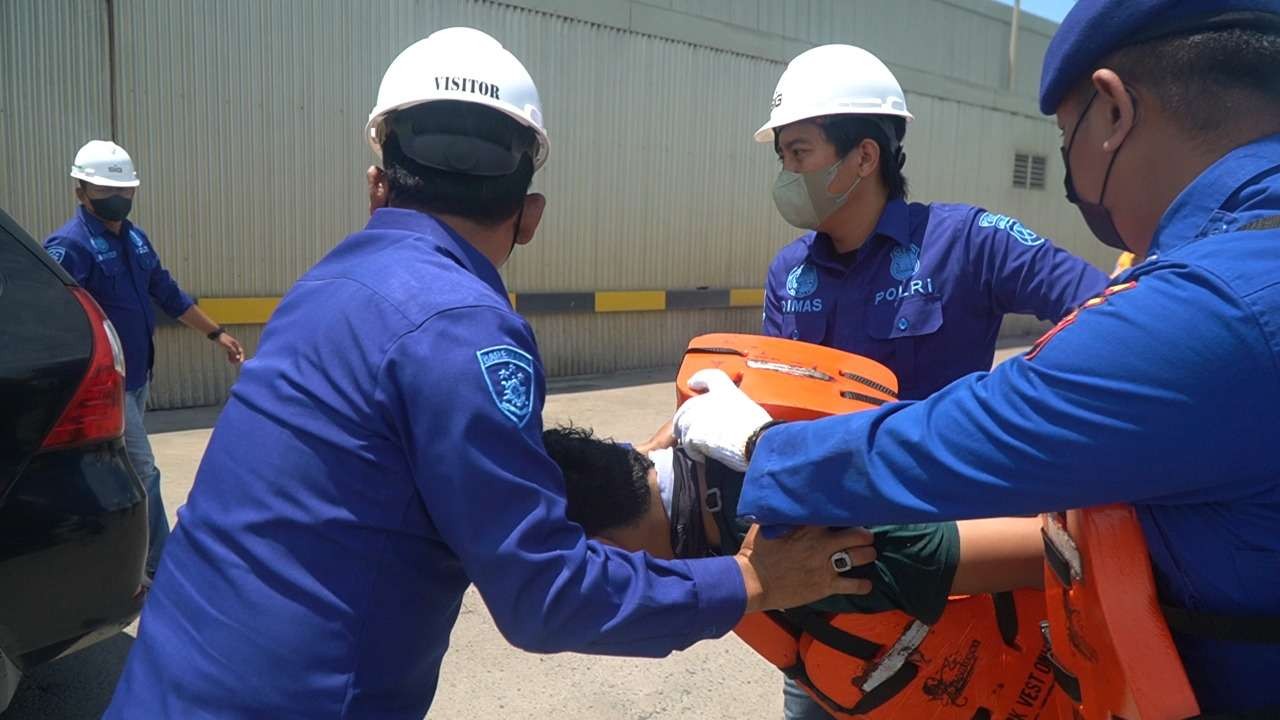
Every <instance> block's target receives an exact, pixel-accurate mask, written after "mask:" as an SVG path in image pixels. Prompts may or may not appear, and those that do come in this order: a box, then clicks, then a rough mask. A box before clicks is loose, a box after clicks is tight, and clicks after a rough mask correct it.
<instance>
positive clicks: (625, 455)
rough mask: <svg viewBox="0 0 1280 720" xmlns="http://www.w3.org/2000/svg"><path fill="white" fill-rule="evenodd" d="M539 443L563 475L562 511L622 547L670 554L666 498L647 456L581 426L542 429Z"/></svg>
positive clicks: (585, 528)
mask: <svg viewBox="0 0 1280 720" xmlns="http://www.w3.org/2000/svg"><path fill="white" fill-rule="evenodd" d="M542 443H543V445H545V446H546V448H547V454H548V455H550V456H551V459H552V460H555V461H556V464H557V465H559V466H560V471H561V472H562V473H563V474H564V483H565V495H566V497H567V498H568V509H567V510H566V514H567V515H568V517H569V519H570V520H572V521H573V522H576V523H578V524H579V525H581V526H582V529H583V531H585V532H586V533H587V535H589V536H591V537H594V538H596V539H598V540H602V541H604V542H607V543H609V544H610V545H615V546H617V547H620V548H622V549H624V550H630V551H633V552H636V551H640V550H645V551H647V552H648V553H649V554H650V555H653V556H655V557H661V558H665V559H668V560H669V559H672V558H673V557H674V554H673V553H672V550H671V542H670V539H669V536H670V521H669V520H668V519H667V518H668V512H669V510H667V509H666V505H667V504H668V502H667V501H664V499H663V498H662V490H661V484H660V481H659V474H658V471H657V469H656V468H655V466H654V463H653V461H652V460H650V459H649V458H648V457H645V456H644V455H642V454H640V453H639V452H637V451H636V450H634V449H633V448H631V447H630V446H628V445H624V444H620V443H615V442H613V441H612V440H604V439H601V438H597V437H596V436H595V435H593V434H592V432H591V431H590V430H588V429H586V428H580V427H558V428H552V429H550V430H546V431H544V432H543V433H542ZM668 453H669V451H668ZM668 462H669V461H668ZM668 487H669V485H668ZM668 497H670V495H669V494H668Z"/></svg>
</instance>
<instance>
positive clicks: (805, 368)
mask: <svg viewBox="0 0 1280 720" xmlns="http://www.w3.org/2000/svg"><path fill="white" fill-rule="evenodd" d="M707 368H718V369H720V370H723V371H724V372H725V373H726V374H727V375H728V376H729V377H731V378H733V380H734V382H736V383H738V385H739V387H741V388H742V390H743V391H744V392H746V393H747V395H749V396H751V398H752V399H753V400H755V401H756V402H757V403H759V404H760V405H761V406H763V407H764V409H765V410H766V411H767V412H768V413H769V415H770V416H772V417H773V418H774V419H775V420H812V419H814V418H819V417H823V416H826V415H840V414H843V413H849V412H856V411H859V410H867V409H869V408H873V407H878V406H879V405H883V404H884V403H887V402H893V401H894V400H896V399H897V393H898V379H897V377H895V376H894V374H893V372H892V371H891V370H889V368H887V367H885V366H884V365H881V364H880V363H878V362H875V361H874V360H869V359H867V358H864V357H861V356H858V355H854V354H852V353H847V352H843V351H841V350H836V349H833V348H828V347H823V346H821V345H814V344H811V343H805V342H800V341H798V340H784V339H782V338H773V337H765V336H763V335H738V334H731V333H713V334H710V335H700V336H698V337H696V338H694V339H693V340H691V341H690V342H689V348H688V350H686V351H685V355H684V361H683V362H682V363H681V364H680V372H679V373H678V374H677V376H676V404H677V405H679V404H681V403H683V402H684V401H685V400H688V399H689V398H690V397H692V396H693V395H695V394H696V393H694V392H693V391H692V390H690V389H689V378H690V377H692V376H693V374H694V373H696V372H698V371H699V370H704V369H707Z"/></svg>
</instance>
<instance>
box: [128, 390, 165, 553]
mask: <svg viewBox="0 0 1280 720" xmlns="http://www.w3.org/2000/svg"><path fill="white" fill-rule="evenodd" d="M150 389H151V386H150V384H147V385H143V386H142V387H140V388H138V389H137V390H126V391H125V393H124V449H125V452H127V453H128V454H129V462H130V464H132V465H133V471H134V472H136V473H137V474H138V479H139V480H141V481H142V487H143V488H144V489H145V490H146V492H147V526H148V530H149V534H148V538H147V575H149V576H150V575H155V574H156V567H157V566H158V565H159V564H160V553H161V552H162V551H163V550H164V541H165V540H167V539H168V538H169V517H168V516H167V515H165V512H164V500H163V499H162V498H161V497H160V470H159V469H157V468H156V457H155V455H153V454H152V453H151V441H150V440H149V439H147V428H146V427H145V426H144V425H143V424H142V416H143V413H145V412H146V410H147V395H148V393H149V391H150Z"/></svg>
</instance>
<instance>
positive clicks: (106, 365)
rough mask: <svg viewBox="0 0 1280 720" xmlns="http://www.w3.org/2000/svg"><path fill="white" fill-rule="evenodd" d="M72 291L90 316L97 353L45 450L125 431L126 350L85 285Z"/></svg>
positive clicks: (94, 347)
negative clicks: (121, 345)
mask: <svg viewBox="0 0 1280 720" xmlns="http://www.w3.org/2000/svg"><path fill="white" fill-rule="evenodd" d="M71 292H72V294H74V295H75V298H76V300H78V301H79V302H80V305H81V307H83V308H84V311H85V314H86V315H88V316H89V327H90V328H91V330H92V332H93V352H92V355H91V357H90V359H89V371H88V372H86V373H85V376H84V379H83V380H81V381H80V387H79V388H77V389H76V394H75V396H74V397H72V398H71V403H70V404H68V405H67V407H66V409H65V410H63V411H62V417H60V418H58V422H57V423H55V424H54V426H53V429H52V430H50V431H49V435H48V436H47V437H46V438H45V439H44V444H43V445H41V447H40V449H41V450H54V449H63V448H68V447H75V446H77V445H87V444H90V443H97V442H102V441H104V440H111V439H113V438H118V437H120V436H121V435H123V434H124V351H123V350H122V348H121V347H120V338H119V337H118V336H117V335H116V329H115V328H114V327H112V326H111V321H110V320H108V319H107V316H106V315H105V314H103V312H102V309H101V308H99V307H98V303H96V302H94V300H93V298H92V297H90V296H89V293H87V292H85V291H84V289H82V288H71Z"/></svg>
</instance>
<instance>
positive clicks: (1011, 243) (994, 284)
mask: <svg viewBox="0 0 1280 720" xmlns="http://www.w3.org/2000/svg"><path fill="white" fill-rule="evenodd" d="M965 237H966V238H967V241H968V261H969V271H970V273H972V276H973V277H975V278H978V279H979V282H980V283H981V287H982V289H983V291H984V292H985V293H986V294H987V296H988V297H989V298H990V302H991V307H992V309H993V310H994V311H995V312H996V313H997V314H1001V315H1003V314H1005V313H1028V314H1032V315H1035V316H1036V317H1038V318H1040V319H1041V320H1052V321H1053V322H1057V321H1059V320H1061V319H1062V318H1064V317H1066V316H1067V314H1068V313H1070V312H1071V311H1072V310H1074V309H1076V308H1077V307H1079V306H1080V304H1081V303H1083V302H1084V301H1085V300H1088V299H1089V298H1091V297H1093V296H1094V295H1096V294H1098V293H1099V292H1101V291H1102V289H1103V288H1104V287H1106V284H1107V276H1106V274H1105V273H1103V272H1102V271H1101V270H1099V269H1097V268H1096V267H1094V266H1092V265H1090V264H1089V263H1088V262H1086V261H1084V260H1083V259H1081V258H1079V257H1076V256H1075V255H1072V254H1071V253H1069V252H1067V251H1066V250H1063V249H1061V248H1059V247H1056V246H1054V244H1053V243H1052V242H1050V241H1049V239H1048V238H1045V237H1043V236H1041V235H1037V234H1036V233H1035V231H1033V230H1031V229H1030V228H1028V227H1027V226H1025V225H1023V224H1022V223H1020V222H1018V220H1016V219H1015V218H1011V217H1008V216H1007V215H997V214H995V213H990V212H986V211H982V210H975V211H974V213H973V217H972V219H971V220H970V222H969V227H968V232H967V233H966V234H965Z"/></svg>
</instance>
